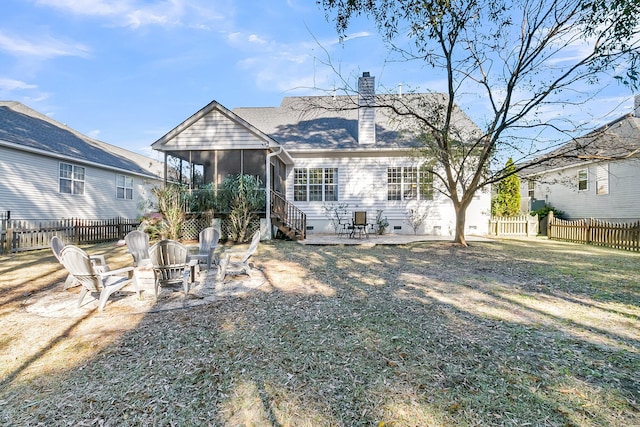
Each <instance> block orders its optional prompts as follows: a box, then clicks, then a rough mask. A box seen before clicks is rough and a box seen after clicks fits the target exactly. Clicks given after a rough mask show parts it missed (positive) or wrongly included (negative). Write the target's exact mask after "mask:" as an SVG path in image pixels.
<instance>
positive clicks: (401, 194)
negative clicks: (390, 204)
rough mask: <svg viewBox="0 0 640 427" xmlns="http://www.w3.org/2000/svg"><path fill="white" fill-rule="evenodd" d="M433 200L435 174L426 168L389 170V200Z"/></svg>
mask: <svg viewBox="0 0 640 427" xmlns="http://www.w3.org/2000/svg"><path fill="white" fill-rule="evenodd" d="M416 199H420V200H432V199H433V172H431V171H430V169H429V168H428V167H426V166H423V167H421V168H416V167H393V168H388V169H387V200H416Z"/></svg>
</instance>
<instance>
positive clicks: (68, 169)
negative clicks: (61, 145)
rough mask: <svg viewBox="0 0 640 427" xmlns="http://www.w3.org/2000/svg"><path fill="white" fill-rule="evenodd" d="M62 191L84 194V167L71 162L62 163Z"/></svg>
mask: <svg viewBox="0 0 640 427" xmlns="http://www.w3.org/2000/svg"><path fill="white" fill-rule="evenodd" d="M59 181H60V192H61V193H67V194H84V168H83V167H82V166H76V165H72V164H69V163H60V180H59Z"/></svg>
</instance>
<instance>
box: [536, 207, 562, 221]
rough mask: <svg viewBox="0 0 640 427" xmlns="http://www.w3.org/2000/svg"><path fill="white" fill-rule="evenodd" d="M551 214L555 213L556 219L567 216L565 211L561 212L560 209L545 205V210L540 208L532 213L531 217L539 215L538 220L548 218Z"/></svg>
mask: <svg viewBox="0 0 640 427" xmlns="http://www.w3.org/2000/svg"><path fill="white" fill-rule="evenodd" d="M549 212H553V216H554V217H556V218H564V215H565V214H564V211H561V210H560V209H558V208H554V207H553V206H551V205H544V207H543V208H540V209H538V210H535V211H533V212H531V216H536V215H538V218H539V219H542V218H544V217H546V216H547V215H548V214H549Z"/></svg>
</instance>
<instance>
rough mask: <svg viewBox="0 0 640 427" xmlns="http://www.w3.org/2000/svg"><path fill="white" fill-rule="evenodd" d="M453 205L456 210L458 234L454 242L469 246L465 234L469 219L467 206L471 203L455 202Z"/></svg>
mask: <svg viewBox="0 0 640 427" xmlns="http://www.w3.org/2000/svg"><path fill="white" fill-rule="evenodd" d="M453 206H454V209H455V212H456V235H455V237H454V239H453V243H459V244H460V245H462V246H468V245H467V239H466V238H465V236H464V226H465V222H466V219H467V207H469V203H460V204H457V203H454V205H453Z"/></svg>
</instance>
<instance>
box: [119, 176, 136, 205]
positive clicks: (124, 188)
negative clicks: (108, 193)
mask: <svg viewBox="0 0 640 427" xmlns="http://www.w3.org/2000/svg"><path fill="white" fill-rule="evenodd" d="M116 199H121V200H133V178H132V177H130V176H127V175H116Z"/></svg>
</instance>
